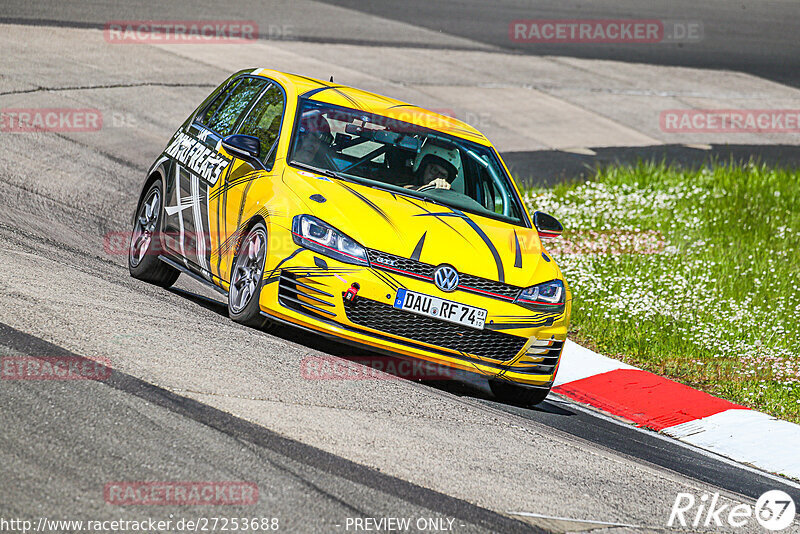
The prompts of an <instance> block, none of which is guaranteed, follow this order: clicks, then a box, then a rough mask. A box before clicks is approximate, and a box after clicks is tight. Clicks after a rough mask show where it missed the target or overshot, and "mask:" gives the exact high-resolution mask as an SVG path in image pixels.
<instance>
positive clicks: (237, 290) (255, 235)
mask: <svg viewBox="0 0 800 534" xmlns="http://www.w3.org/2000/svg"><path fill="white" fill-rule="evenodd" d="M266 259H267V228H266V227H265V226H264V224H263V223H258V224H256V225H255V226H253V228H251V229H250V231H249V232H248V233H247V236H246V237H245V238H244V239H243V240H242V244H241V246H239V250H238V251H237V253H236V258H235V259H234V261H233V269H231V285H230V289H229V290H228V315H229V316H230V318H231V319H233V320H234V321H236V322H237V323H241V324H245V325H248V326H254V327H260V328H267V327H269V326H271V322H270V321H269V320H268V319H265V318H264V317H263V316H262V315H261V306H260V304H259V301H260V300H261V286H262V284H263V281H262V278H263V277H264V265H265V263H266Z"/></svg>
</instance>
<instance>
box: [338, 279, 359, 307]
mask: <svg viewBox="0 0 800 534" xmlns="http://www.w3.org/2000/svg"><path fill="white" fill-rule="evenodd" d="M359 289H361V286H360V285H359V284H358V282H353V285H351V286H350V288H349V289H348V290H347V291H345V292H343V293H342V298H344V303H345V304H354V303H355V301H356V295H358V290H359Z"/></svg>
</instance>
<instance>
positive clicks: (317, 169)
mask: <svg viewBox="0 0 800 534" xmlns="http://www.w3.org/2000/svg"><path fill="white" fill-rule="evenodd" d="M289 164H290V165H295V166H297V167H300V168H303V169H307V170H309V171H311V172H315V173H317V174H322V175H324V176H327V177H328V178H337V179H339V180H344V181H346V182H352V181H353V180H351V179H350V178H347V177H346V176H344V175H343V174H341V173H339V172H337V171H334V170H333V169H323V168H321V167H315V166H313V165H309V164H307V163H302V162H300V161H297V160H292V161H290V162H289Z"/></svg>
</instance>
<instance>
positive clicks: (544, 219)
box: [533, 211, 564, 239]
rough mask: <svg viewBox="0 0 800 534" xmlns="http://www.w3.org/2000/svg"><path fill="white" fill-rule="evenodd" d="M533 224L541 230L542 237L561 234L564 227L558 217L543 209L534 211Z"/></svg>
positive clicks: (552, 236)
mask: <svg viewBox="0 0 800 534" xmlns="http://www.w3.org/2000/svg"><path fill="white" fill-rule="evenodd" d="M533 226H535V227H536V230H537V231H538V232H539V238H540V239H553V238H555V237H558V236H560V235H561V233H562V232H563V231H564V227H563V226H561V223H560V222H558V219H556V218H555V217H553V216H552V215H548V214H547V213H545V212H543V211H535V212H533Z"/></svg>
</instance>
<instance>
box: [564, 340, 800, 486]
mask: <svg viewBox="0 0 800 534" xmlns="http://www.w3.org/2000/svg"><path fill="white" fill-rule="evenodd" d="M553 392H554V393H558V394H560V395H563V396H565V397H569V398H570V399H573V400H575V401H578V402H580V403H583V404H588V405H590V406H592V407H594V408H596V409H599V410H601V411H603V412H605V413H608V414H610V415H614V416H617V417H621V418H623V419H626V420H628V421H630V422H632V423H634V424H635V425H637V426H640V427H645V428H650V429H652V430H655V431H657V432H660V433H662V434H666V435H668V436H671V437H673V438H676V439H678V440H680V441H683V442H685V443H689V444H691V445H694V446H696V447H699V448H701V449H705V450H707V451H711V452H714V453H716V454H719V455H722V456H725V457H727V458H730V459H731V460H734V461H737V462H740V463H743V464H747V465H750V466H753V467H757V468H759V469H762V470H764V471H768V472H770V473H776V474H780V475H784V476H788V477H791V478H795V479H800V454H798V450H800V449H798V447H800V445H798V444H800V425H796V424H794V423H789V422H788V421H781V420H780V419H776V418H774V417H772V416H770V415H767V414H765V413H761V412H757V411H754V410H750V409H748V408H745V407H743V406H739V405H738V404H734V403H732V402H729V401H726V400H724V399H720V398H717V397H714V396H712V395H709V394H708V393H704V392H702V391H698V390H696V389H692V388H690V387H689V386H685V385H683V384H679V383H678V382H675V381H672V380H669V379H667V378H664V377H661V376H658V375H655V374H653V373H649V372H647V371H643V370H641V369H638V368H636V367H633V366H631V365H627V364H625V363H622V362H620V361H618V360H614V359H612V358H607V357H605V356H602V355H600V354H597V353H596V352H594V351H591V350H589V349H587V348H584V347H581V346H580V345H578V344H576V343H573V342H572V341H569V340H567V342H566V344H565V345H564V353H563V355H562V357H561V364H560V366H559V369H558V374H557V375H556V381H555V384H554V386H553Z"/></svg>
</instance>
